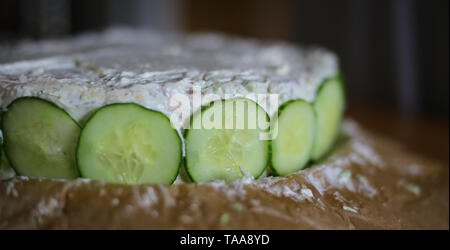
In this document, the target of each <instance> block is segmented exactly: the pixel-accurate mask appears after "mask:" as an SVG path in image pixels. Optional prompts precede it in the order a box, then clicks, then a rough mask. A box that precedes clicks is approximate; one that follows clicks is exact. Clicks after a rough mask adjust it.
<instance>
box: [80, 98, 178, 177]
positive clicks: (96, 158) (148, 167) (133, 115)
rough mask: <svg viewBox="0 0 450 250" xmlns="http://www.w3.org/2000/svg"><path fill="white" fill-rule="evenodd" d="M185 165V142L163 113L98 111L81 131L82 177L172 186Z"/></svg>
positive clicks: (134, 108)
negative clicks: (183, 151) (183, 150)
mask: <svg viewBox="0 0 450 250" xmlns="http://www.w3.org/2000/svg"><path fill="white" fill-rule="evenodd" d="M181 160H182V143H181V139H180V137H179V136H178V133H177V132H176V130H175V129H173V128H172V126H171V124H170V121H169V119H168V118H167V117H166V116H165V115H164V114H162V113H160V112H157V111H153V110H149V109H146V108H144V107H142V106H140V105H137V104H134V103H121V104H111V105H107V106H104V107H102V108H100V109H98V110H97V111H96V112H95V113H94V114H93V115H92V116H91V117H90V118H89V120H88V121H87V122H86V124H85V127H84V128H83V130H82V131H81V135H80V139H79V142H78V148H77V163H78V169H79V171H80V174H81V176H83V177H86V178H91V179H96V180H104V181H110V182H117V183H126V184H138V183H160V184H171V183H172V182H173V181H174V180H175V179H176V177H177V175H178V171H179V168H180V163H181Z"/></svg>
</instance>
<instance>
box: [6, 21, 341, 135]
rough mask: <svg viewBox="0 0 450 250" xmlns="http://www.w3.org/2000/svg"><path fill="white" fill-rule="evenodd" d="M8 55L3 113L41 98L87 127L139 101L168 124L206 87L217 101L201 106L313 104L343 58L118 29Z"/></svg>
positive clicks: (274, 45)
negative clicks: (115, 106)
mask: <svg viewBox="0 0 450 250" xmlns="http://www.w3.org/2000/svg"><path fill="white" fill-rule="evenodd" d="M0 48H1V46H0ZM5 49H8V51H9V53H8V54H7V55H6V54H5V52H3V53H1V52H0V58H1V60H0V62H2V63H1V64H0V104H1V108H2V110H3V111H5V110H6V109H7V106H8V105H9V103H11V102H12V101H13V100H14V99H16V98H18V97H23V96H36V97H40V98H43V99H47V100H49V101H52V102H54V103H56V104H57V105H59V106H60V107H62V108H64V109H65V110H66V111H67V112H68V113H69V114H70V115H72V116H73V118H74V119H75V120H77V121H78V122H80V123H83V121H84V120H85V119H86V118H87V117H88V116H89V114H90V113H91V112H93V111H94V110H95V109H97V108H99V107H101V106H103V105H106V104H110V103H117V102H135V103H138V104H140V105H143V106H145V107H147V108H150V109H153V110H157V111H160V112H163V113H165V114H166V115H168V116H169V117H170V115H171V114H172V113H173V112H174V111H175V110H179V109H181V110H184V111H186V110H185V109H187V108H189V111H188V112H190V113H192V112H193V111H195V110H196V109H197V108H198V106H199V105H197V106H196V105H195V103H194V104H193V107H185V105H181V107H180V103H177V98H176V97H177V95H184V96H187V97H192V95H193V88H194V87H201V91H202V92H201V94H202V95H206V94H216V95H217V96H216V97H213V98H210V99H208V98H205V99H204V100H203V103H202V104H206V103H207V102H210V101H213V100H214V99H218V98H225V97H226V96H236V95H243V96H245V95H247V94H276V95H278V104H282V103H283V102H285V101H288V100H291V99H298V98H301V99H304V100H307V101H310V102H311V101H313V100H314V98H315V94H316V91H317V89H318V87H319V86H320V84H321V83H322V82H323V81H324V79H326V78H328V77H332V76H334V75H336V74H337V73H338V71H339V62H338V59H337V57H336V55H335V54H333V53H332V52H330V51H327V50H325V49H321V48H299V47H295V46H292V45H289V44H286V43H281V42H261V41H257V40H252V39H243V38H235V37H229V36H224V35H220V34H190V35H187V34H180V33H161V32H154V31H143V30H130V29H111V30H107V31H105V32H103V33H101V34H85V35H80V36H78V37H75V38H73V39H67V40H53V41H50V40H49V41H43V42H22V43H19V44H17V45H15V46H13V47H7V48H6V47H5V45H3V48H1V49H0V51H2V50H3V51H5ZM256 101H257V100H256ZM205 102H206V103H205ZM267 111H268V112H269V113H273V112H274V111H273V110H271V111H269V110H267ZM182 124H183V123H179V124H174V126H175V127H176V128H180V127H181V126H182Z"/></svg>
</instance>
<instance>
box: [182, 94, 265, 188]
mask: <svg viewBox="0 0 450 250" xmlns="http://www.w3.org/2000/svg"><path fill="white" fill-rule="evenodd" d="M226 107H228V109H227V108H226ZM238 107H239V108H238ZM239 111H244V112H239ZM215 112H217V113H216V114H220V115H218V116H217V117H221V125H222V126H220V127H215V128H205V127H204V126H202V127H200V128H195V121H200V120H203V121H206V120H208V119H209V118H210V117H211V114H214V113H215ZM219 120H220V119H218V121H219ZM258 121H263V122H265V123H267V124H268V123H269V117H268V115H267V113H266V112H265V111H264V109H263V108H261V107H260V106H259V105H258V104H257V103H255V102H253V101H251V100H249V99H244V98H235V99H228V100H219V101H215V102H212V103H211V104H210V105H209V106H207V107H203V108H202V109H201V110H200V111H198V112H195V113H194V114H193V115H192V116H191V119H190V128H189V129H186V130H185V146H186V157H185V167H186V171H187V173H188V175H189V177H190V178H191V180H192V181H194V182H197V183H199V182H209V181H213V180H225V181H233V180H235V179H238V178H240V177H242V176H243V175H244V174H245V173H246V172H247V173H250V174H251V175H252V176H253V177H255V178H258V177H259V176H260V175H261V174H262V173H263V172H264V170H265V169H266V167H267V165H268V162H269V155H270V154H269V151H270V150H269V147H270V143H269V141H268V140H261V139H260V135H261V133H267V132H268V128H267V129H265V128H261V126H258V124H259V123H258ZM219 123H220V122H219ZM226 124H228V125H226ZM255 124H256V125H255ZM239 125H243V126H239ZM267 127H268V126H267Z"/></svg>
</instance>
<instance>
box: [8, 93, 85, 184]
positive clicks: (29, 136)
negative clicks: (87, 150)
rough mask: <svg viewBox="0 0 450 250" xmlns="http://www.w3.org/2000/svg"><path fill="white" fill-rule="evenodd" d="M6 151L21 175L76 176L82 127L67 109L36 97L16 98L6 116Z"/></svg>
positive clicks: (11, 162)
mask: <svg viewBox="0 0 450 250" xmlns="http://www.w3.org/2000/svg"><path fill="white" fill-rule="evenodd" d="M2 128H3V133H4V134H3V136H4V142H5V145H4V147H5V153H6V155H7V158H8V160H9V162H10V164H11V166H12V167H13V168H14V170H15V171H16V173H18V174H19V175H25V176H33V177H48V178H64V179H74V178H76V177H78V171H77V168H76V164H75V148H76V144H77V139H78V135H79V132H80V127H79V126H78V124H77V123H76V122H75V121H74V120H73V119H72V117H70V115H69V114H68V113H67V112H65V111H64V110H63V109H61V108H59V107H58V106H56V105H55V104H54V103H51V102H49V101H46V100H43V99H39V98H36V97H21V98H18V99H16V100H14V101H13V102H12V103H11V104H10V105H9V106H8V110H7V111H6V112H5V113H4V114H3V119H2Z"/></svg>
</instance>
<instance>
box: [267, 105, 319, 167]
mask: <svg viewBox="0 0 450 250" xmlns="http://www.w3.org/2000/svg"><path fill="white" fill-rule="evenodd" d="M273 122H275V126H278V136H277V137H276V138H275V139H274V140H272V157H271V170H272V172H274V173H275V174H276V175H281V176H284V175H287V174H290V173H293V172H296V171H298V170H301V169H303V168H304V167H305V166H306V164H307V163H308V162H309V160H310V159H311V152H312V148H313V144H314V137H315V129H316V118H315V113H314V109H313V106H312V105H311V104H309V103H308V102H306V101H303V100H293V101H289V102H286V103H284V104H283V105H281V106H280V107H279V109H278V118H276V119H274V120H273Z"/></svg>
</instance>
